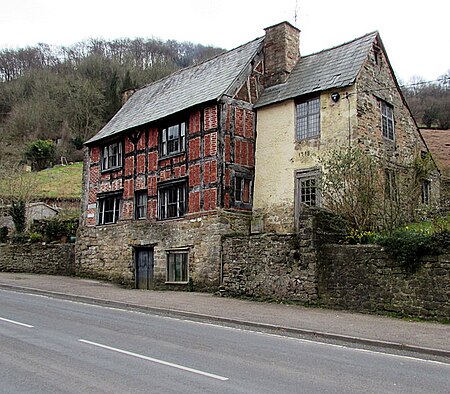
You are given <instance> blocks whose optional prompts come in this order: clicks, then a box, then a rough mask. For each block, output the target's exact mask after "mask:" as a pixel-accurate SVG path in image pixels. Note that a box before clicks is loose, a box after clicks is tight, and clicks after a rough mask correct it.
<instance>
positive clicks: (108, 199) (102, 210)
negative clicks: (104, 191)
mask: <svg viewBox="0 0 450 394" xmlns="http://www.w3.org/2000/svg"><path fill="white" fill-rule="evenodd" d="M120 200H121V198H120V196H118V195H112V196H102V197H99V199H98V201H97V203H98V220H97V223H98V225H104V224H114V223H117V221H118V220H119V215H120ZM111 203H112V204H111ZM107 204H111V206H108V205H107ZM111 214H112V217H111V219H110V215H111Z"/></svg>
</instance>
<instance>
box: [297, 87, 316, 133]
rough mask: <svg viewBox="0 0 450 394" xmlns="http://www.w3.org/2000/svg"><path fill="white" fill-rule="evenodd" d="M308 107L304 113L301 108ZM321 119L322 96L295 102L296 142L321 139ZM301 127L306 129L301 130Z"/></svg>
mask: <svg viewBox="0 0 450 394" xmlns="http://www.w3.org/2000/svg"><path fill="white" fill-rule="evenodd" d="M303 105H306V108H305V112H304V113H302V111H301V109H300V107H301V106H303ZM303 119H305V120H306V124H305V126H302V123H301V120H303ZM320 121H321V117H320V96H313V97H308V98H305V99H301V100H296V102H295V140H296V141H304V140H309V139H313V138H320V135H321V124H320ZM301 127H305V128H304V129H301Z"/></svg>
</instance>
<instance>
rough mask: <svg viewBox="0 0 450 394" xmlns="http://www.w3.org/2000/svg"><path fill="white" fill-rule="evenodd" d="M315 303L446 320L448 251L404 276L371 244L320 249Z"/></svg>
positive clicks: (449, 274) (449, 290)
mask: <svg viewBox="0 0 450 394" xmlns="http://www.w3.org/2000/svg"><path fill="white" fill-rule="evenodd" d="M318 275H319V277H318V294H319V300H318V301H319V303H320V304H321V305H323V306H325V307H330V308H341V309H348V310H354V311H361V312H394V313H400V314H402V315H409V316H420V317H424V318H447V319H448V318H449V316H450V300H449V294H450V253H448V254H443V255H440V256H429V257H425V258H423V260H422V262H421V264H420V266H419V268H418V270H417V271H416V272H408V271H407V270H405V269H404V268H403V267H402V266H401V265H400V264H399V263H397V262H396V261H394V260H392V259H391V258H390V257H389V256H388V255H387V254H386V253H385V252H383V250H382V248H381V247H379V246H374V245H354V246H351V245H331V244H330V245H325V246H323V247H322V249H321V252H320V254H319V258H318Z"/></svg>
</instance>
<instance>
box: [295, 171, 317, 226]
mask: <svg viewBox="0 0 450 394" xmlns="http://www.w3.org/2000/svg"><path fill="white" fill-rule="evenodd" d="M321 175H322V172H321V170H320V168H317V167H312V168H305V169H300V170H296V171H295V191H294V193H295V196H294V213H295V224H296V226H297V227H298V217H299V215H300V213H301V212H302V206H303V205H304V204H306V203H305V202H303V201H302V195H303V194H302V181H308V180H312V179H313V180H314V181H315V183H316V184H315V186H314V187H315V194H314V196H315V198H314V201H315V204H314V205H310V204H306V205H308V206H310V207H311V206H315V207H321V206H322V193H321V190H320V178H321Z"/></svg>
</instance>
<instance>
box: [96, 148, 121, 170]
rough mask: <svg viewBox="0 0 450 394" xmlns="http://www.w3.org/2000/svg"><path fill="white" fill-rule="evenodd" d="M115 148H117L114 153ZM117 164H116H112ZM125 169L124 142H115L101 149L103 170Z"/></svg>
mask: <svg viewBox="0 0 450 394" xmlns="http://www.w3.org/2000/svg"><path fill="white" fill-rule="evenodd" d="M114 148H117V149H116V151H115V152H114ZM113 161H114V162H115V163H114V164H113V163H112V162H113ZM122 167H123V144H122V141H114V142H111V143H109V144H106V145H103V146H102V147H101V170H102V172H104V171H114V170H117V169H119V168H122Z"/></svg>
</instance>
